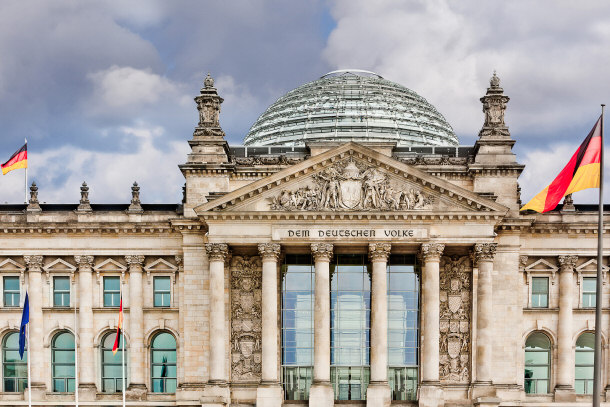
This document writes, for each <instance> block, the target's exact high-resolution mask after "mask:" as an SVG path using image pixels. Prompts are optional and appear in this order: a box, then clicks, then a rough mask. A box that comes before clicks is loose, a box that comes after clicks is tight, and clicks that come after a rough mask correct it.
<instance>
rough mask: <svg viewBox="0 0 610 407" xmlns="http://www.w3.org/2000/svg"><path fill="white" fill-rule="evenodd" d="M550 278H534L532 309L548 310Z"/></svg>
mask: <svg viewBox="0 0 610 407" xmlns="http://www.w3.org/2000/svg"><path fill="white" fill-rule="evenodd" d="M548 306H549V278H548V277H532V308H548Z"/></svg>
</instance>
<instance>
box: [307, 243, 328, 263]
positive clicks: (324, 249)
mask: <svg viewBox="0 0 610 407" xmlns="http://www.w3.org/2000/svg"><path fill="white" fill-rule="evenodd" d="M311 254H313V258H314V260H326V261H330V259H332V257H333V245H332V243H312V244H311Z"/></svg>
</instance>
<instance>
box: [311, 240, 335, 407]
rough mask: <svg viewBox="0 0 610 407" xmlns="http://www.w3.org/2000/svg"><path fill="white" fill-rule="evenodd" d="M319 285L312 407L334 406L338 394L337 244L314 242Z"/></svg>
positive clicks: (315, 304)
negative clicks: (334, 381)
mask: <svg viewBox="0 0 610 407" xmlns="http://www.w3.org/2000/svg"><path fill="white" fill-rule="evenodd" d="M311 253H312V255H313V258H314V264H315V275H316V277H315V278H316V285H315V293H314V297H315V299H314V328H313V329H314V350H313V359H314V362H313V363H314V366H313V383H312V385H311V389H310V391H309V405H310V406H311V407H318V406H319V407H332V406H334V398H335V396H334V392H333V389H332V387H331V385H330V267H329V266H330V260H331V259H332V258H333V245H332V244H330V243H312V245H311Z"/></svg>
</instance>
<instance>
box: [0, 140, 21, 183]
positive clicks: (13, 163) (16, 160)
mask: <svg viewBox="0 0 610 407" xmlns="http://www.w3.org/2000/svg"><path fill="white" fill-rule="evenodd" d="M0 167H1V168H2V175H4V174H6V173H7V172H9V171H13V170H16V169H18V168H28V143H25V144H24V145H23V147H21V148H20V149H19V150H17V151H16V152H15V154H13V155H12V156H11V158H9V159H8V161H7V162H5V163H4V164H2V165H0Z"/></svg>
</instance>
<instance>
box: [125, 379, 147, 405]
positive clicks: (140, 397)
mask: <svg viewBox="0 0 610 407" xmlns="http://www.w3.org/2000/svg"><path fill="white" fill-rule="evenodd" d="M147 394H148V389H146V386H145V385H143V384H139V383H131V384H130V385H129V387H127V390H126V391H125V399H126V400H129V401H144V400H146V395H147Z"/></svg>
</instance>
